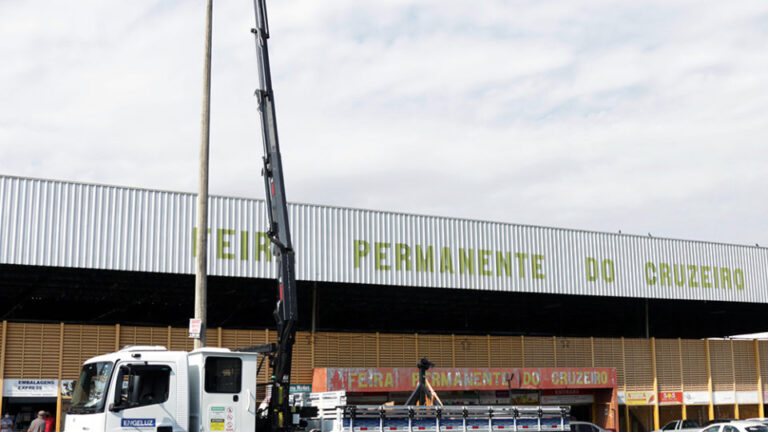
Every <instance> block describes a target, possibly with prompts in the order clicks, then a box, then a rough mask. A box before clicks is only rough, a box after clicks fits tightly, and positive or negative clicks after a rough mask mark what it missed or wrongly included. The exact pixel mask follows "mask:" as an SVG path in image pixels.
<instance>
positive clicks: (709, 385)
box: [704, 339, 715, 420]
mask: <svg viewBox="0 0 768 432" xmlns="http://www.w3.org/2000/svg"><path fill="white" fill-rule="evenodd" d="M704 357H705V358H706V360H707V363H706V370H707V391H708V392H709V419H710V420H714V419H715V404H714V395H713V394H712V366H711V363H710V360H711V359H710V357H709V339H704Z"/></svg>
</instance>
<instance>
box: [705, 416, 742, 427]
mask: <svg viewBox="0 0 768 432" xmlns="http://www.w3.org/2000/svg"><path fill="white" fill-rule="evenodd" d="M732 421H736V419H735V418H716V419H713V420H710V421H708V422H706V423H704V427H707V426H710V425H713V424H717V423H730V422H732Z"/></svg>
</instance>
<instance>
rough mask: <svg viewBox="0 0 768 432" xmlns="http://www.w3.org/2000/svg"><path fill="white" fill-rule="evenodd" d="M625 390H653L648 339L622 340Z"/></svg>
mask: <svg viewBox="0 0 768 432" xmlns="http://www.w3.org/2000/svg"><path fill="white" fill-rule="evenodd" d="M624 359H625V363H626V370H625V372H624V373H625V376H626V380H627V381H626V388H627V390H630V391H631V390H646V391H648V390H653V371H652V369H653V368H652V365H651V341H650V339H624Z"/></svg>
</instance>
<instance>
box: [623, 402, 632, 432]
mask: <svg viewBox="0 0 768 432" xmlns="http://www.w3.org/2000/svg"><path fill="white" fill-rule="evenodd" d="M624 423H626V427H627V431H626V432H632V419H630V418H629V405H627V403H626V401H625V402H624Z"/></svg>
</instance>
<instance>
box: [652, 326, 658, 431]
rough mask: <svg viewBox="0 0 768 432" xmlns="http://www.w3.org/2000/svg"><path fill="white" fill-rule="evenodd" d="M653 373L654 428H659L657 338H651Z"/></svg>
mask: <svg viewBox="0 0 768 432" xmlns="http://www.w3.org/2000/svg"><path fill="white" fill-rule="evenodd" d="M651 374H652V376H653V430H659V428H660V427H659V378H658V374H657V369H656V338H655V337H652V338H651Z"/></svg>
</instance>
